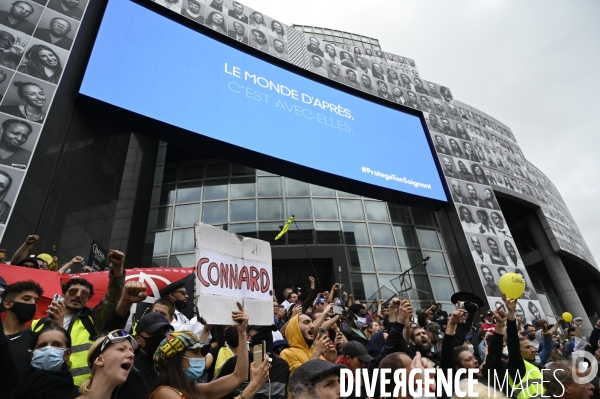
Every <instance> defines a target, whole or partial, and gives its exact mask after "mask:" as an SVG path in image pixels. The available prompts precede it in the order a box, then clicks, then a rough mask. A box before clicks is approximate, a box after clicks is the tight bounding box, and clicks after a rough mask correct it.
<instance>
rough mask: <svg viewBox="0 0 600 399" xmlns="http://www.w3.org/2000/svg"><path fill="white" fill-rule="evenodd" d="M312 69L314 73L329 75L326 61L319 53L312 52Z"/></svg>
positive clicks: (310, 56)
mask: <svg viewBox="0 0 600 399" xmlns="http://www.w3.org/2000/svg"><path fill="white" fill-rule="evenodd" d="M308 58H309V60H310V69H311V71H313V72H314V73H317V74H319V75H321V76H327V69H326V68H325V61H324V60H323V58H322V57H319V56H318V55H317V54H310V55H309V57H308Z"/></svg>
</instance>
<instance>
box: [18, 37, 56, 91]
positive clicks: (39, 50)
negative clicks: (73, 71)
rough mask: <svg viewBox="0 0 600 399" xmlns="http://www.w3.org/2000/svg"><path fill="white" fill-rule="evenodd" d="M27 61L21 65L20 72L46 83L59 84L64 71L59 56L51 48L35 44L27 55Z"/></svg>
mask: <svg viewBox="0 0 600 399" xmlns="http://www.w3.org/2000/svg"><path fill="white" fill-rule="evenodd" d="M25 59H26V60H27V61H24V62H23V64H21V66H20V67H19V72H23V73H26V74H28V75H30V76H33V77H34V78H38V79H42V80H45V81H46V82H50V83H58V80H59V79H60V75H61V74H62V71H63V69H62V66H61V64H60V59H59V58H58V55H57V54H56V53H55V52H54V50H52V49H51V48H50V47H48V46H44V45H43V44H34V45H33V46H31V48H29V50H27V52H26V53H25Z"/></svg>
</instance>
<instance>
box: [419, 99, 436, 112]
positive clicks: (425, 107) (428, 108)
mask: <svg viewBox="0 0 600 399" xmlns="http://www.w3.org/2000/svg"><path fill="white" fill-rule="evenodd" d="M419 103H420V104H421V110H422V111H423V112H428V113H430V114H434V113H435V109H433V104H432V102H431V100H430V98H429V97H428V96H426V95H424V94H421V95H419Z"/></svg>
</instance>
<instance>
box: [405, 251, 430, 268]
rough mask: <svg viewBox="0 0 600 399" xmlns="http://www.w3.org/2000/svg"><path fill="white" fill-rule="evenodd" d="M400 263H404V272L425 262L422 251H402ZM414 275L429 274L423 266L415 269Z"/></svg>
mask: <svg viewBox="0 0 600 399" xmlns="http://www.w3.org/2000/svg"><path fill="white" fill-rule="evenodd" d="M399 252H400V262H401V263H402V270H404V271H406V270H408V269H410V268H411V267H413V266H414V265H416V264H417V263H419V262H421V261H422V260H423V255H422V254H421V251H419V250H416V249H400V250H399ZM413 273H427V271H426V270H425V268H424V267H423V265H420V266H419V267H417V268H415V269H414V270H413Z"/></svg>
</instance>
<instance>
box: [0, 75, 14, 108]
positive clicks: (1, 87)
mask: <svg viewBox="0 0 600 399" xmlns="http://www.w3.org/2000/svg"><path fill="white" fill-rule="evenodd" d="M14 74H15V71H12V70H10V69H8V68H4V67H0V101H1V100H2V98H3V97H4V93H6V90H8V85H9V84H10V81H11V79H12V76H13V75H14Z"/></svg>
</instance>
